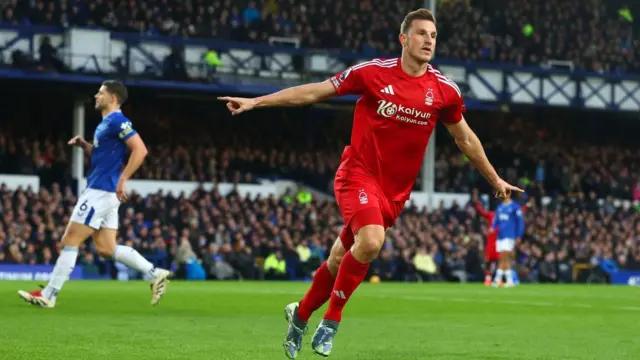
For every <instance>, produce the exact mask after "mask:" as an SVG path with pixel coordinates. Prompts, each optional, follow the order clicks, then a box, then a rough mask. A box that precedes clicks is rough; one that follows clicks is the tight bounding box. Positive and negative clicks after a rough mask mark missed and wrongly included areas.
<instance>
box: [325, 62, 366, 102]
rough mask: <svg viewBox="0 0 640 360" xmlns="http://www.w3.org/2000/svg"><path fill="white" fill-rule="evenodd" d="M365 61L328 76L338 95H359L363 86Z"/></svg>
mask: <svg viewBox="0 0 640 360" xmlns="http://www.w3.org/2000/svg"><path fill="white" fill-rule="evenodd" d="M366 64H367V63H362V64H357V65H353V66H351V67H350V68H348V69H346V70H345V71H343V72H341V73H338V74H336V75H334V76H332V77H331V78H330V81H331V84H332V85H333V87H334V88H335V89H336V93H337V94H338V95H339V96H342V95H361V94H362V93H363V92H364V89H365V88H366V86H365V80H364V79H365V78H366V76H365V75H364V73H365V71H366V70H365V68H366Z"/></svg>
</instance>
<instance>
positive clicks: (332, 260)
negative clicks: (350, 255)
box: [327, 238, 346, 276]
mask: <svg viewBox="0 0 640 360" xmlns="http://www.w3.org/2000/svg"><path fill="white" fill-rule="evenodd" d="M345 253H346V249H345V248H344V246H343V245H342V240H341V239H340V238H338V239H336V242H335V243H334V244H333V247H332V248H331V252H330V253H329V259H328V260H327V268H329V272H330V273H331V275H333V276H336V275H338V269H339V268H340V262H341V261H342V257H344V254H345Z"/></svg>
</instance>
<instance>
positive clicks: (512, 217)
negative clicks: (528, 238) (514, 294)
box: [491, 196, 524, 286]
mask: <svg viewBox="0 0 640 360" xmlns="http://www.w3.org/2000/svg"><path fill="white" fill-rule="evenodd" d="M491 227H492V228H493V229H496V230H497V232H498V240H497V242H496V250H497V251H498V253H499V254H500V264H499V266H498V270H497V271H496V275H495V278H494V279H493V285H494V286H501V285H502V284H503V283H502V278H503V277H506V279H507V282H506V285H507V286H513V285H514V283H513V273H512V270H511V263H512V262H513V259H514V248H515V244H516V241H518V242H519V241H520V239H521V238H522V235H523V234H524V220H523V218H522V208H521V206H520V205H519V204H518V203H516V202H514V201H512V200H511V196H507V197H506V198H505V199H504V201H503V202H502V204H500V205H498V208H497V209H496V214H495V217H494V219H493V224H492V225H491Z"/></svg>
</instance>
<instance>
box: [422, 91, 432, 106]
mask: <svg viewBox="0 0 640 360" xmlns="http://www.w3.org/2000/svg"><path fill="white" fill-rule="evenodd" d="M424 103H425V104H427V105H429V106H431V105H433V89H431V88H429V89H427V94H426V95H425V98H424Z"/></svg>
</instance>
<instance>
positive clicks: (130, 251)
mask: <svg viewBox="0 0 640 360" xmlns="http://www.w3.org/2000/svg"><path fill="white" fill-rule="evenodd" d="M113 260H115V261H118V262H121V263H123V264H125V265H127V266H128V267H129V268H131V269H134V270H138V271H140V272H141V273H143V274H147V275H149V276H151V277H155V276H156V269H155V268H154V267H153V264H151V263H150V262H149V261H147V259H145V258H144V257H143V256H142V255H140V253H139V252H137V251H136V250H135V249H134V248H132V247H128V246H123V245H117V246H116V251H115V252H114V253H113Z"/></svg>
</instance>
